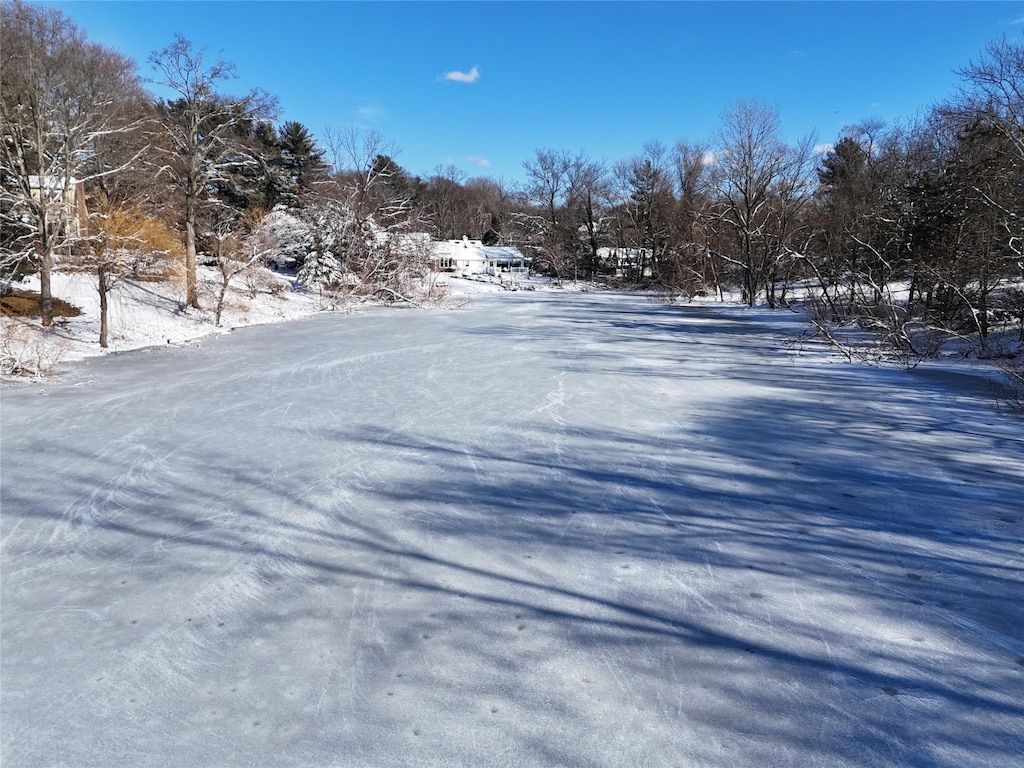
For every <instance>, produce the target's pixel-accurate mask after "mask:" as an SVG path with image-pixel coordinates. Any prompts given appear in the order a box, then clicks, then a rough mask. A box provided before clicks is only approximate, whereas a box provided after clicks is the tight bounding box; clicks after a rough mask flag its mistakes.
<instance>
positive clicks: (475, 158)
mask: <svg viewBox="0 0 1024 768" xmlns="http://www.w3.org/2000/svg"><path fill="white" fill-rule="evenodd" d="M462 159H463V160H465V161H466V162H467V163H472V164H473V165H479V166H480V167H481V168H486V167H487V166H488V165H490V164H491V161H490V160H488V159H487V158H486V157H483V156H482V155H470V156H469V157H464V158H462Z"/></svg>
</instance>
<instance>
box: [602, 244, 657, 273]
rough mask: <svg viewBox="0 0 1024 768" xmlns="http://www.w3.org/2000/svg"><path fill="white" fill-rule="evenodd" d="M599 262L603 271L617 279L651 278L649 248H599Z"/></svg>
mask: <svg viewBox="0 0 1024 768" xmlns="http://www.w3.org/2000/svg"><path fill="white" fill-rule="evenodd" d="M597 262H598V264H599V265H600V266H601V269H602V270H603V271H604V272H605V273H607V274H610V275H615V276H617V277H630V278H638V277H650V276H651V275H652V272H651V267H650V264H651V250H650V249H649V248H625V247H623V248H598V249H597Z"/></svg>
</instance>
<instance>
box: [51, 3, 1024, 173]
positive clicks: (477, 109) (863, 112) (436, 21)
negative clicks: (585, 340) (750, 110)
mask: <svg viewBox="0 0 1024 768" xmlns="http://www.w3.org/2000/svg"><path fill="white" fill-rule="evenodd" d="M45 4H46V5H50V6H56V7H59V8H60V9H61V10H63V11H64V12H65V13H66V14H67V15H68V16H70V17H71V18H72V19H73V20H74V21H76V22H77V23H78V24H79V25H80V26H81V27H82V28H83V29H84V30H85V31H86V33H87V34H88V36H89V38H90V39H91V40H93V41H95V42H99V43H102V44H104V45H108V46H110V47H112V48H116V49H118V50H120V51H122V52H123V53H125V54H127V55H129V56H131V57H132V58H134V59H135V60H136V61H137V62H138V63H139V69H140V72H141V73H142V74H143V75H146V76H149V75H152V72H151V70H150V69H149V65H148V64H147V58H148V56H149V54H150V53H151V52H152V51H154V50H157V49H160V48H162V47H164V46H165V45H167V44H168V43H169V42H170V41H171V39H172V37H173V35H174V34H175V33H181V34H182V35H184V36H185V37H186V38H188V39H189V40H191V41H192V42H193V43H194V44H196V45H202V46H207V47H209V49H210V50H211V51H212V52H214V53H217V52H219V53H220V54H221V55H222V56H223V58H224V59H226V60H228V61H231V62H234V63H235V64H236V65H237V73H238V78H237V80H235V81H233V82H231V83H229V84H227V85H226V86H225V88H224V89H223V90H225V91H229V92H238V93H241V92H244V91H247V90H249V89H250V88H253V87H260V88H262V89H264V90H266V91H268V92H269V93H272V94H274V95H275V96H277V97H278V99H279V100H280V103H281V107H282V114H281V119H282V120H298V121H300V122H303V123H305V124H306V125H307V126H308V127H309V128H310V129H311V130H312V131H313V132H314V133H316V134H318V135H322V134H323V130H324V128H325V126H333V127H338V128H341V127H344V126H349V125H359V126H363V127H366V128H372V129H376V130H377V131H379V132H380V133H381V134H383V136H384V137H385V138H386V139H388V140H390V141H392V142H394V144H395V145H396V147H397V149H398V152H397V154H396V158H397V160H398V162H399V163H400V164H401V165H403V166H404V167H405V168H407V169H408V170H409V171H410V172H412V173H414V174H419V175H424V176H426V175H429V174H430V172H431V170H432V169H433V168H435V167H436V166H438V165H444V164H448V163H451V164H454V165H456V166H457V167H459V168H460V169H462V170H463V171H464V172H466V173H467V174H468V175H470V176H474V175H482V176H491V177H493V178H497V179H504V180H506V181H516V180H519V179H521V177H522V175H523V173H522V164H523V161H524V160H528V159H530V158H531V157H533V154H534V150H536V149H538V148H543V149H559V150H568V151H571V152H578V151H583V152H586V153H587V154H588V155H589V156H591V157H592V158H594V159H604V160H609V161H614V160H619V159H622V158H625V157H628V156H630V155H632V154H635V153H637V152H639V151H640V150H641V148H642V146H643V144H644V143H645V142H646V141H648V140H651V139H659V140H661V141H662V142H664V143H666V144H672V143H674V142H676V141H678V140H680V139H687V140H691V141H697V140H704V139H707V138H708V137H710V136H711V134H712V133H713V131H714V130H715V128H716V127H717V125H718V123H719V118H720V115H721V113H722V111H723V109H724V108H725V107H726V106H727V105H728V104H729V103H730V102H732V101H734V100H736V99H738V98H755V99H759V100H761V101H764V102H767V103H769V104H773V105H775V106H777V107H778V108H779V110H780V113H781V116H782V123H783V128H784V131H785V133H786V134H787V138H789V139H790V140H796V139H797V138H798V137H800V136H803V135H805V134H807V133H810V132H815V133H816V134H817V136H818V141H819V143H827V142H831V141H833V140H834V139H835V137H836V135H837V134H838V133H839V131H840V130H841V129H842V127H843V126H844V125H847V124H850V123H856V122H860V121H862V120H865V119H867V118H872V117H878V118H882V119H884V120H887V121H898V120H902V119H905V118H910V117H912V116H913V115H915V114H916V113H918V112H920V111H922V110H923V109H926V108H927V107H928V106H929V105H931V104H933V103H935V102H936V101H938V100H941V99H943V98H945V97H947V96H950V95H952V94H953V93H954V92H955V89H956V87H957V84H958V81H959V79H958V77H957V76H956V75H955V74H954V72H953V70H954V69H956V68H958V67H962V66H964V65H966V64H967V63H968V62H969V61H970V60H971V59H974V58H977V56H978V55H979V53H980V52H981V51H982V49H983V48H984V46H985V45H986V44H987V43H989V42H991V41H993V40H997V39H999V38H1001V37H1002V36H1003V35H1009V36H1011V37H1013V38H1016V39H1018V40H1020V39H1021V37H1022V36H1024V1H1022V0H1016V1H1015V2H963V3H961V2H904V3H896V2H785V3H781V2H716V3H699V2H656V3H644V2H628V3H620V2H458V3H451V2H415V3H407V2H373V3H364V2H252V1H249V2H159V1H156V2H141V1H140V0H135V1H134V2H90V1H88V0H85V1H80V2H57V3H52V2H50V3H45ZM474 68H475V69H474ZM449 73H457V74H456V75H454V76H453V77H454V78H455V79H451V78H446V77H445V76H446V74H449ZM460 74H461V75H462V76H460Z"/></svg>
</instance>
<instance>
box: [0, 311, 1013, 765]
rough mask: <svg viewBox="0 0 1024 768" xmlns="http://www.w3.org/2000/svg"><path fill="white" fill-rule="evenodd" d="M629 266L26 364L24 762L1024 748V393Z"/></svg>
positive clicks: (13, 584)
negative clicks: (677, 287)
mask: <svg viewBox="0 0 1024 768" xmlns="http://www.w3.org/2000/svg"><path fill="white" fill-rule="evenodd" d="M795 330H796V325H795V321H794V320H793V317H792V316H791V315H789V314H787V313H784V312H782V313H776V314H769V313H767V312H763V311H756V310H755V311H750V310H743V309H740V308H728V307H702V306H690V307H669V306H666V305H664V304H658V303H655V302H651V301H648V300H647V299H645V298H643V297H623V296H614V295H598V294H565V295H559V294H551V293H543V294H542V293H536V294H524V293H520V294H511V293H510V294H501V295H486V296H480V297H478V298H477V299H476V301H475V302H474V303H473V304H472V306H470V307H469V308H468V309H466V310H464V311H452V312H442V311H430V312H413V311H397V310H396V311H381V312H377V313H372V314H366V315H357V316H337V315H323V316H318V317H315V318H312V319H309V320H304V321H296V322H292V323H286V324H281V325H277V326H264V327H259V328H253V329H248V330H244V331H239V332H236V333H233V334H230V335H228V336H224V337H221V338H219V339H215V340H210V341H207V342H204V343H203V344H201V345H197V346H188V347H181V348H167V349H159V350H153V351H144V352H139V353H132V354H127V355H123V356H118V357H110V358H102V359H96V360H93V361H90V362H85V363H80V364H76V365H75V366H73V367H72V368H71V370H70V372H69V373H68V374H67V375H66V376H65V377H64V379H63V380H61V381H56V382H48V383H46V384H43V385H33V386H19V387H15V388H8V389H5V390H4V391H3V394H2V397H3V406H2V430H3V431H2V441H3V442H2V460H3V467H2V470H3V474H2V498H0V501H2V516H0V533H2V550H0V555H2V561H0V563H2V594H0V597H2V603H0V610H2V615H0V620H2V623H0V642H2V645H0V717H2V751H0V762H2V764H3V765H4V766H11V768H14V767H15V766H19V767H20V766H58V765H68V766H104V767H110V766H140V767H141V766H183V765H188V766H267V767H268V768H270V767H271V766H272V767H274V768H278V767H281V766H352V767H353V768H357V767H362V766H407V765H423V766H434V765H437V766H440V765H444V766H450V765H458V766H479V765H508V766H512V765H515V766H553V765H560V766H580V767H581V768H582V767H584V766H586V767H587V768H589V767H591V766H752V767H753V766H757V767H758V768H761V767H762V766H780V765H792V766H798V765H799V766H810V765H821V766H836V765H843V766H894V765H899V766H949V767H950V768H954V767H955V768H961V767H963V766H986V767H993V766H1007V768H1009V767H1010V766H1014V767H1016V766H1019V765H1021V764H1022V763H1024V600H1022V599H1021V598H1022V595H1024V536H1022V534H1024V509H1022V507H1024V426H1022V422H1021V420H1020V419H1019V418H1018V417H1016V416H1013V415H1010V414H1006V413H1003V412H1000V411H997V410H995V409H994V407H993V404H992V402H991V399H990V398H989V397H988V393H987V392H986V391H985V387H984V386H983V385H980V384H975V383H972V382H970V381H968V382H967V383H966V384H962V383H958V382H956V381H951V380H950V378H949V377H940V376H934V375H927V374H926V373H925V372H918V373H907V372H904V371H897V370H876V369H868V368H863V367H858V366H851V365H846V364H842V363H838V362H835V361H830V359H829V358H828V357H827V356H826V355H825V354H824V353H822V352H821V351H816V350H804V351H803V352H802V353H800V354H797V352H796V351H795V350H794V349H793V348H791V347H789V346H787V345H785V344H784V339H785V337H786V335H787V334H789V333H793V332H794V331H795Z"/></svg>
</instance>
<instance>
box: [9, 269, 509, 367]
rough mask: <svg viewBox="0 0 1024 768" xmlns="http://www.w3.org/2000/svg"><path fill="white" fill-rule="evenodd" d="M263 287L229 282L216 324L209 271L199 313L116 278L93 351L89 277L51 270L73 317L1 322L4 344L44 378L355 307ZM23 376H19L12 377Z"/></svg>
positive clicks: (34, 280)
mask: <svg viewBox="0 0 1024 768" xmlns="http://www.w3.org/2000/svg"><path fill="white" fill-rule="evenodd" d="M264 272H265V274H264V275H263V276H262V277H263V281H262V282H263V286H262V287H261V289H260V290H258V291H250V290H248V288H247V286H245V285H244V284H243V281H241V280H237V281H235V282H234V283H232V284H231V285H230V286H229V288H228V292H227V295H226V298H225V303H224V309H223V313H222V315H221V322H220V325H217V324H216V322H215V313H214V306H215V305H216V291H217V289H218V286H217V281H218V279H219V277H218V275H217V272H216V270H214V269H213V268H210V267H199V269H198V274H197V277H198V280H199V292H200V304H201V305H202V307H203V309H200V310H195V309H185V310H183V309H182V307H183V306H184V304H185V302H184V299H183V296H184V291H183V288H182V286H179V285H177V284H175V283H174V282H170V281H157V282H153V281H132V280H127V279H124V280H120V281H119V282H118V283H117V284H116V286H115V288H114V289H113V290H112V291H111V293H110V298H109V327H110V331H109V338H108V346H107V347H106V348H103V347H100V345H99V337H100V305H99V293H98V291H97V287H96V283H97V281H96V276H95V275H94V274H92V273H88V272H83V271H56V272H54V273H53V276H52V288H51V290H52V293H53V295H54V296H55V297H57V298H60V299H63V300H64V301H66V302H68V303H69V304H71V305H72V306H74V307H76V308H78V309H79V310H81V314H80V315H78V316H77V317H62V318H56V320H55V323H54V326H53V327H52V328H50V329H44V328H43V327H42V326H41V324H40V322H39V318H37V317H30V318H11V317H6V316H4V317H2V318H0V322H2V332H3V346H4V348H5V350H6V351H8V352H9V353H11V354H13V355H16V356H18V357H22V358H25V357H28V358H35V360H36V362H37V364H38V365H39V367H40V368H42V369H43V370H41V371H40V373H44V374H45V373H47V372H49V371H52V370H54V369H56V368H57V367H59V366H60V365H61V364H63V363H69V362H74V361H78V360H85V359H88V358H92V357H101V356H106V355H114V354H120V353H124V352H131V351H136V350H141V349H149V348H152V347H160V346H166V345H178V344H186V343H190V342H196V341H199V340H201V339H204V338H207V337H210V336H214V335H219V334H224V333H229V332H231V331H233V330H235V329H238V328H245V327H249V326H255V325H266V324H268V323H283V322H289V321H292V320H298V319H301V318H305V317H310V316H312V315H315V314H317V313H319V312H323V311H328V310H332V309H333V310H342V311H354V310H355V309H357V307H356V306H343V305H342V306H337V307H335V306H332V304H331V303H330V302H328V301H325V300H324V299H323V298H321V297H320V296H317V295H316V294H315V293H312V292H309V291H303V290H300V289H299V288H298V286H297V285H296V284H295V281H294V277H292V276H290V275H287V274H282V273H277V272H273V271H271V270H264ZM442 282H443V283H445V284H447V285H446V287H447V290H448V291H449V294H450V295H453V296H457V297H461V296H468V295H470V294H472V293H478V292H482V291H497V290H501V288H500V287H499V286H497V285H494V284H490V283H487V282H482V281H469V280H459V279H455V278H449V277H445V278H443V280H442ZM13 287H14V288H16V289H21V290H26V291H38V290H39V278H38V277H30V278H26V279H25V280H23V281H22V282H20V283H16V284H14V286H13ZM16 378H21V379H23V378H24V376H21V377H16Z"/></svg>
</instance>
